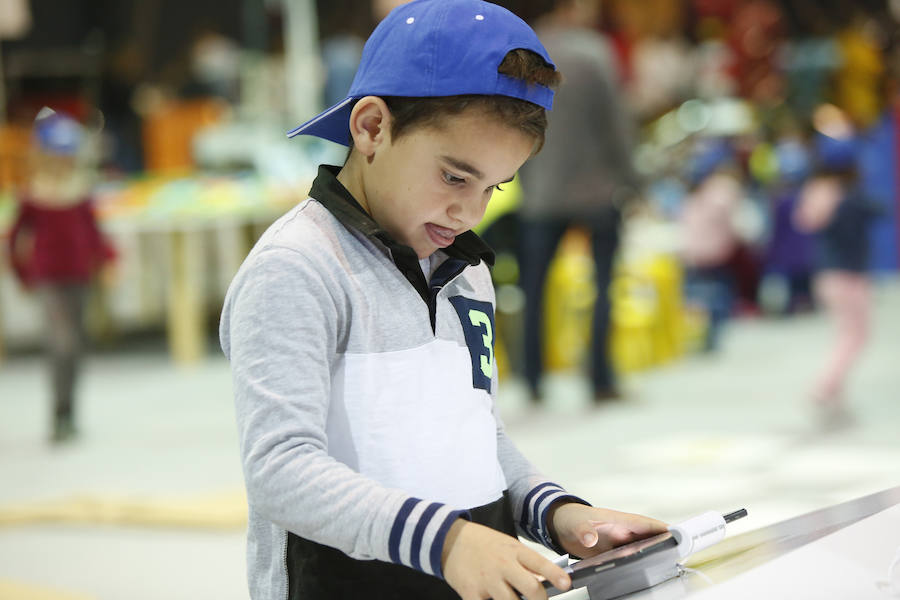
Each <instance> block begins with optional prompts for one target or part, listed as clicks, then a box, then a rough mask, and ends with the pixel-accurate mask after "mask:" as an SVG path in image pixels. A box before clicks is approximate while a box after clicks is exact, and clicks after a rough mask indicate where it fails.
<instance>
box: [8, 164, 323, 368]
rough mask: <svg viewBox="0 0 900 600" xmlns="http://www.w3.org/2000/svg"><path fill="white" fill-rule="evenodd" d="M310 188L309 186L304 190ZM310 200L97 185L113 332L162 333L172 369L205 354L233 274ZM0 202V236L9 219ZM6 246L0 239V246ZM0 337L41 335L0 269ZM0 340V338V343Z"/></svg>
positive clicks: (189, 187) (257, 189) (251, 185)
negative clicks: (109, 262) (289, 213)
mask: <svg viewBox="0 0 900 600" xmlns="http://www.w3.org/2000/svg"><path fill="white" fill-rule="evenodd" d="M310 181H311V180H310ZM308 190H309V186H308V185H307V184H306V183H304V184H296V185H289V184H286V183H278V182H272V181H267V180H264V179H262V178H261V177H259V176H258V175H256V174H253V173H234V174H227V175H213V174H203V173H185V174H182V175H178V176H153V177H151V176H147V177H141V178H136V179H130V180H123V181H112V182H106V183H103V184H102V185H100V186H99V187H98V189H97V193H96V211H97V214H98V218H99V220H100V223H101V227H102V229H103V231H104V232H105V233H106V235H107V236H108V237H109V238H110V239H111V241H112V243H113V245H114V246H115V247H116V249H117V251H118V254H119V256H118V260H117V266H116V271H117V277H116V278H115V280H114V281H113V282H112V283H111V284H110V285H108V286H106V287H105V288H104V289H103V290H102V294H103V299H102V304H103V306H104V312H105V313H107V315H106V316H105V317H104V318H108V319H109V320H110V321H111V322H112V325H111V327H112V329H114V330H120V331H124V330H128V329H140V328H146V327H148V326H149V327H155V326H158V325H160V324H162V325H164V327H165V329H166V333H167V338H168V343H169V350H170V354H171V356H172V358H173V359H174V360H175V361H176V362H178V363H191V362H194V361H197V360H199V359H200V358H201V357H202V356H203V355H204V354H205V352H206V349H207V343H206V340H207V337H208V331H209V330H210V318H211V317H213V316H215V315H217V314H218V309H219V308H221V301H222V299H223V298H224V294H225V291H226V290H227V287H228V284H229V283H230V281H231V278H232V277H233V276H234V273H235V272H236V271H237V269H238V267H239V266H240V264H241V262H242V261H243V259H244V257H245V256H246V254H247V252H248V251H249V249H250V248H251V247H252V244H253V243H254V242H255V241H256V239H257V238H258V237H259V235H260V234H261V233H262V231H264V230H265V228H266V227H268V225H269V224H271V223H272V222H273V221H274V220H275V219H277V218H278V217H279V216H280V215H281V214H283V213H284V212H285V211H286V210H288V209H289V208H290V207H291V206H293V205H294V204H296V203H297V202H299V201H301V200H303V199H304V198H305V197H306V195H307V193H308ZM11 204H12V202H11V199H10V198H7V199H6V202H5V203H3V202H0V232H3V233H4V234H5V232H6V231H7V228H8V224H9V221H10V219H12V216H13V213H14V210H13V208H12V206H11ZM0 241H2V242H3V244H4V246H5V241H6V240H5V238H2V240H0ZM0 275H2V276H3V277H2V280H0V328H2V329H3V331H2V333H3V334H6V335H7V337H11V338H13V339H14V340H16V339H18V338H28V337H29V336H32V337H34V336H36V335H39V334H40V315H39V314H38V312H37V309H36V307H34V306H33V304H34V303H33V302H31V301H30V299H29V297H28V296H27V295H26V294H25V293H24V292H23V291H22V290H20V289H18V286H17V285H16V283H15V282H13V281H12V275H11V273H9V272H8V271H7V272H6V273H3V270H2V269H0ZM3 338H4V335H2V334H0V340H2V339H3Z"/></svg>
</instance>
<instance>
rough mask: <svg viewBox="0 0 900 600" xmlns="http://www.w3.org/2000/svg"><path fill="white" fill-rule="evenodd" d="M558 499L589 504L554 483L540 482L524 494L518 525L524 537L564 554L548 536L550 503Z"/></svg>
mask: <svg viewBox="0 0 900 600" xmlns="http://www.w3.org/2000/svg"><path fill="white" fill-rule="evenodd" d="M558 500H568V501H569V502H577V503H579V504H585V505H587V506H590V503H589V502H585V501H584V500H582V499H581V498H579V497H578V496H573V495H572V494H569V493H568V492H566V491H565V490H564V489H562V488H561V487H560V486H558V485H556V484H555V483H550V482H547V483H542V484H541V485H539V486H537V487H535V488H533V489H532V490H531V491H530V492H528V495H527V496H525V501H524V503H523V504H522V517H521V519H520V520H519V527H520V529H521V530H522V532H523V533H525V537H527V538H529V539H531V540H532V541H534V542H537V543H539V544H542V545H544V546H546V547H547V548H550V549H551V550H553V551H554V552H556V553H557V554H564V553H565V551H564V550H563V549H562V548H560V547H559V546H557V545H556V543H555V542H554V541H553V539H552V538H551V537H550V527H549V526H548V524H547V513H548V512H549V511H550V505H551V504H553V503H554V502H556V501H558Z"/></svg>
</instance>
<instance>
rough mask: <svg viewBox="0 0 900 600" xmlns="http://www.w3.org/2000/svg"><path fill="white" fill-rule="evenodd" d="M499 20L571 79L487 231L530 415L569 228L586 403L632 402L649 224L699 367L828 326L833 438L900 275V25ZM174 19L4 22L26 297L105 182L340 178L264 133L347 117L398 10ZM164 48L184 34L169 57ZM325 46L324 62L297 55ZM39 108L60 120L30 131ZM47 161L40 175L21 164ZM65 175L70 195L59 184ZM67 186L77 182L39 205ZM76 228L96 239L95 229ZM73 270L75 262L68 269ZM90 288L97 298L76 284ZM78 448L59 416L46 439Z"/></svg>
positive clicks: (656, 18)
mask: <svg viewBox="0 0 900 600" xmlns="http://www.w3.org/2000/svg"><path fill="white" fill-rule="evenodd" d="M498 3H499V4H502V5H504V6H506V7H507V8H509V9H510V10H512V11H513V12H516V13H517V14H519V15H520V16H521V17H522V18H524V19H525V20H527V21H529V22H531V23H533V24H534V25H535V27H536V28H537V30H538V31H539V33H540V34H541V36H542V39H543V40H544V41H545V44H546V45H547V46H548V48H549V50H550V54H551V56H553V57H557V56H558V57H559V59H558V63H559V66H560V68H561V70H562V71H563V73H564V76H565V78H566V82H565V84H564V85H563V88H562V89H561V90H560V92H559V93H558V98H557V105H556V110H555V111H554V112H553V113H552V115H551V118H550V132H549V134H548V139H547V145H546V147H545V149H544V151H543V152H542V154H541V155H539V156H538V158H536V159H535V160H534V161H533V162H532V163H529V165H528V166H526V169H525V170H523V172H522V174H521V178H520V187H521V196H520V198H518V199H517V201H516V203H515V204H514V206H513V209H512V214H513V220H512V223H513V225H512V226H509V225H508V223H509V220H507V221H498V222H497V225H498V227H497V228H495V229H494V231H493V232H491V231H487V232H485V235H486V237H488V238H489V239H490V240H491V241H492V242H493V243H495V245H498V246H499V247H498V250H500V251H502V250H504V249H507V248H508V249H509V250H510V251H511V252H512V254H513V255H514V256H515V257H516V259H517V261H518V265H517V272H518V284H519V285H520V287H521V288H522V289H523V291H524V296H525V300H526V303H525V314H524V320H523V321H522V324H521V325H520V326H521V327H523V328H524V340H522V342H523V344H524V346H525V350H524V354H523V358H522V360H521V361H520V362H521V364H519V365H517V368H518V369H519V370H521V371H522V375H523V376H524V377H525V379H526V380H527V381H528V384H529V386H530V388H531V391H532V395H533V397H534V399H535V400H536V401H538V400H539V399H540V396H541V387H540V381H541V375H542V370H543V365H544V364H545V363H546V357H543V358H542V356H541V352H542V348H545V347H546V345H547V342H546V340H542V332H543V331H544V328H543V327H542V325H541V322H542V319H543V318H544V310H543V309H542V304H541V303H542V297H543V296H542V294H543V290H544V288H545V285H546V281H547V277H548V274H547V273H548V269H549V268H550V267H549V266H550V262H551V260H552V259H553V257H554V256H555V255H556V252H557V249H558V246H559V244H560V240H561V238H562V237H563V235H564V234H565V233H566V232H567V231H568V230H570V229H572V228H580V229H581V230H583V231H584V232H585V234H586V235H587V237H588V238H590V239H591V240H592V243H591V245H590V246H589V247H588V248H587V249H586V250H585V254H586V255H590V256H591V258H592V259H593V262H594V267H593V274H594V277H595V282H596V287H595V291H596V292H597V295H596V296H595V297H594V308H593V316H592V323H593V325H592V328H591V337H592V340H593V341H592V344H591V348H592V350H591V352H590V355H591V356H592V359H591V361H589V362H590V365H589V370H590V371H591V374H592V381H593V385H594V393H595V396H596V398H597V399H598V401H600V400H607V399H610V398H617V397H619V396H620V390H619V389H618V385H617V379H616V375H615V372H614V371H615V367H614V365H613V364H612V363H611V361H610V360H609V357H608V346H609V336H610V319H611V318H612V317H611V316H610V315H611V310H612V308H611V306H610V292H609V289H610V286H611V285H612V281H613V279H614V277H615V274H614V271H615V269H614V265H615V261H616V260H617V257H618V256H619V253H620V251H621V244H620V241H621V239H622V238H623V228H624V229H625V230H626V231H627V229H628V227H629V223H630V222H631V219H633V218H643V219H652V220H655V221H657V222H661V223H666V224H668V225H670V226H671V228H673V229H674V230H675V231H676V232H677V235H676V236H675V239H676V240H677V241H676V242H675V243H674V244H672V245H671V247H669V248H667V251H669V252H671V253H673V254H674V255H676V256H677V257H678V260H679V262H680V265H681V268H682V269H683V281H684V288H683V289H684V298H685V300H686V302H687V303H688V304H689V305H691V306H694V307H697V309H698V310H699V311H700V312H702V314H703V315H705V323H706V325H705V328H704V332H703V335H702V340H701V342H700V344H699V346H700V350H702V351H705V352H714V351H716V350H717V349H718V348H719V347H720V346H721V345H722V344H723V342H724V340H723V332H724V331H725V328H726V324H727V321H728V320H729V319H730V318H732V317H734V316H736V315H759V314H769V315H778V316H789V315H793V314H797V313H803V312H807V311H812V310H815V309H817V308H822V309H825V310H827V311H828V314H829V315H831V317H832V318H833V321H834V323H835V326H836V332H837V333H836V338H835V342H834V346H833V348H832V350H831V355H830V356H829V357H824V356H823V361H826V358H827V362H826V363H825V364H824V365H823V374H822V376H821V377H820V378H819V380H818V381H817V382H816V383H815V386H814V389H813V390H812V391H811V395H812V396H813V399H814V400H815V401H816V402H817V403H819V404H820V405H821V406H822V407H823V408H824V409H825V410H827V411H830V413H833V416H834V418H841V414H840V413H841V409H842V398H843V394H844V391H843V390H844V381H845V378H846V375H847V373H848V372H849V369H850V367H851V365H852V364H853V362H854V360H855V358H856V356H857V355H858V354H859V352H860V351H861V349H862V347H863V346H864V342H865V339H866V331H867V323H868V312H869V309H868V305H869V296H870V293H871V292H870V287H871V284H870V278H871V273H872V272H873V271H874V272H891V271H896V269H897V260H898V249H897V228H898V225H897V224H898V215H897V181H896V175H895V172H896V163H897V156H896V150H895V145H896V142H895V140H896V137H895V136H896V128H897V114H898V113H897V112H896V106H897V98H898V88H897V82H898V75H900V71H898V68H900V62H898V56H897V53H896V52H897V48H898V46H897V44H896V42H897V33H898V31H900V4H898V3H897V2H893V1H890V2H889V1H887V0H866V1H860V0H855V1H852V2H851V1H849V0H847V1H844V2H835V3H828V4H827V6H826V5H824V4H823V3H821V2H818V1H816V0H780V1H775V0H642V1H641V2H634V1H633V0H604V1H597V0H557V1H555V2H554V1H553V0H543V1H542V0H521V1H515V0H508V1H502V2H498ZM170 4H172V3H170V2H150V1H149V0H144V1H141V0H133V1H131V2H124V3H121V2H116V3H111V2H82V3H79V2H31V3H29V2H26V0H3V1H2V2H0V23H4V25H3V26H2V27H0V38H5V39H4V40H3V42H2V54H0V56H2V61H3V62H2V68H3V74H4V83H5V85H3V86H2V87H0V91H2V92H3V93H2V94H0V98H2V99H3V103H2V107H0V108H2V110H3V113H4V114H3V127H2V136H0V138H2V140H0V141H2V143H0V188H2V191H3V192H4V193H5V194H6V197H7V198H13V197H16V198H19V201H18V203H19V205H20V206H21V208H20V209H17V210H11V211H10V214H12V215H16V216H14V217H13V216H11V217H10V223H9V224H10V225H12V224H13V223H15V224H16V225H15V227H16V228H15V229H14V235H12V236H10V244H9V247H10V249H11V250H10V256H11V257H12V258H13V259H14V260H15V261H17V262H16V272H17V273H19V275H20V276H22V277H21V278H22V281H23V283H30V284H33V283H34V278H33V277H32V281H28V279H27V277H24V276H23V274H24V273H26V272H28V269H29V268H33V265H31V266H29V260H32V261H33V260H37V259H38V257H37V255H34V254H32V255H31V256H30V257H29V256H28V251H27V249H26V248H25V247H26V245H27V244H33V242H32V241H31V240H32V239H40V235H41V234H40V232H39V231H36V230H35V231H32V232H31V234H33V235H32V237H30V238H28V242H27V243H26V242H23V241H22V235H23V232H25V233H28V232H27V231H26V230H27V229H28V227H32V228H35V227H38V225H36V223H38V221H36V220H34V219H33V218H32V217H28V215H27V212H26V209H27V208H28V206H33V205H35V203H36V202H35V199H37V200H38V201H37V204H41V202H40V199H41V198H45V199H47V197H48V196H54V195H58V196H61V199H60V200H59V202H60V203H62V204H64V205H66V206H71V205H75V204H77V202H81V201H87V200H88V199H89V198H90V195H91V194H90V191H89V190H88V189H87V188H84V187H82V188H79V189H78V192H77V193H75V192H73V191H72V189H71V188H73V186H77V185H81V184H83V183H84V181H86V180H88V179H92V178H94V177H95V175H96V174H97V173H99V174H100V176H101V178H105V179H108V178H121V177H129V176H135V175H137V174H141V173H145V172H166V171H171V170H175V171H179V170H180V171H179V172H184V171H191V170H194V171H201V170H216V171H220V172H221V171H226V170H246V169H251V170H254V169H255V170H257V171H259V172H261V173H263V174H264V175H266V176H272V177H278V176H283V175H284V174H285V173H290V172H292V171H295V170H296V169H295V168H294V165H296V164H297V163H298V161H299V162H302V161H307V162H310V163H315V162H317V161H318V160H325V158H323V157H329V159H331V160H338V161H339V160H340V156H341V154H340V152H335V151H334V150H333V149H330V150H329V149H326V148H322V147H320V145H317V143H316V142H299V141H295V142H293V144H294V145H293V146H291V150H290V151H287V150H285V152H284V153H280V152H279V151H277V150H278V149H280V148H282V147H283V144H284V140H280V141H278V142H277V143H276V142H274V141H272V140H273V139H275V138H274V137H272V136H266V135H259V134H258V132H260V131H266V132H268V131H275V130H277V131H280V132H281V133H283V131H284V130H286V129H287V128H288V126H290V125H294V124H296V123H295V122H294V121H293V120H292V119H294V112H295V110H294V109H295V108H296V107H293V106H292V104H291V98H292V96H291V94H290V90H289V88H290V87H291V82H292V81H293V80H299V82H300V83H301V84H302V85H301V88H300V89H301V93H302V94H303V95H304V98H305V101H306V102H309V103H311V105H313V106H316V107H319V106H327V105H330V104H333V103H335V102H337V101H340V100H341V99H342V98H343V97H344V94H345V93H346V91H347V89H348V88H349V86H350V82H351V81H352V77H353V74H354V72H355V69H356V65H357V63H358V61H359V56H360V54H361V51H362V45H363V43H364V40H365V38H366V36H367V35H368V33H369V32H370V31H371V29H372V27H373V26H374V24H375V23H377V21H378V20H380V19H381V18H382V17H383V16H384V15H386V14H387V12H388V11H390V10H391V9H392V8H393V7H394V6H396V5H397V4H399V2H391V1H389V0H375V1H374V2H372V3H371V4H370V3H368V2H360V1H350V0H341V1H331V2H325V1H324V0H320V1H318V2H315V3H313V2H307V3H303V2H297V3H289V2H278V1H263V0H259V1H258V2H238V1H236V0H235V1H232V2H224V3H222V2H216V3H210V2H197V3H189V4H191V6H190V7H187V6H186V5H183V4H182V5H179V6H184V7H185V10H184V11H181V12H180V11H177V10H176V11H170V10H167V9H168V8H171V6H169V5H170ZM76 13H77V15H76ZM163 14H165V17H164V18H163V16H162V15H163ZM304 19H306V20H305V21H304ZM310 19H315V23H314V24H310V23H309V22H308V21H309V20H310ZM170 23H171V25H168V24H170ZM164 27H171V29H172V31H171V32H169V33H171V35H170V36H169V37H168V38H167V37H166V35H168V34H166V35H163V33H162V29H163V28H164ZM304 27H305V28H306V29H304ZM304 32H306V33H304ZM304 35H305V37H304ZM164 38H165V39H167V40H168V41H166V42H165V43H164V42H162V41H161V40H163V39H164ZM311 39H312V40H315V39H318V43H317V44H314V45H313V46H311V47H312V54H311V55H308V56H304V55H303V53H302V47H303V43H308V42H309V41H310V40H311ZM304 40H305V42H304ZM298 48H300V50H298ZM298 53H299V54H298ZM310 64H313V65H314V66H313V67H310ZM44 106H48V107H51V108H52V109H53V111H51V112H50V113H47V112H44V113H42V116H39V115H38V111H39V110H40V109H41V107H44ZM301 112H302V111H301ZM312 112H313V111H306V114H312ZM36 116H39V118H38V119H37V121H35V117H36ZM48 117H49V118H50V121H48V120H47V119H48ZM51 124H53V125H54V126H55V127H56V128H57V129H59V127H60V126H61V124H70V125H71V127H73V128H74V129H70V130H69V132H70V133H71V131H76V134H72V135H73V136H74V138H77V139H79V140H84V141H85V144H86V147H87V140H90V147H89V148H88V149H87V150H83V151H81V150H78V149H74V148H72V147H70V146H69V145H66V144H64V143H61V142H58V140H57V141H56V142H54V140H55V139H56V138H53V139H51V138H48V137H47V135H50V134H48V133H47V132H48V131H51V130H52V128H50V125H51ZM53 131H56V130H53ZM53 131H51V133H53ZM211 131H212V132H213V133H214V134H215V135H213V133H210V132H211ZM23 132H24V133H23ZM63 133H65V132H63ZM53 135H63V134H59V132H58V131H56V133H53ZM74 138H73V139H74ZM35 145H36V146H37V151H38V154H36V155H34V154H29V153H28V152H23V151H22V149H23V148H26V147H31V146H35ZM298 148H299V149H301V150H302V153H303V156H299V155H298V154H297V152H298ZM27 156H31V159H30V160H31V161H32V162H31V163H28V162H27ZM53 157H56V158H53ZM60 157H62V158H60ZM73 157H78V158H73ZM35 161H36V162H35ZM53 165H56V166H55V167H53ZM59 165H62V166H59ZM51 167H52V168H55V169H56V171H55V173H56V174H57V175H52V174H51V175H49V176H48V175H46V174H47V173H48V172H49V170H50V169H51ZM65 169H68V170H72V169H74V170H75V171H77V173H78V174H80V175H79V176H74V175H72V176H70V175H66V177H68V179H66V181H67V182H68V183H67V184H66V185H63V186H60V185H57V184H58V182H57V184H55V186H54V185H45V183H46V181H47V178H48V177H50V178H51V179H52V178H53V177H56V178H57V179H58V180H61V177H62V176H61V175H59V173H61V170H65ZM67 173H68V171H67ZM88 173H89V174H90V175H85V174H88ZM42 182H43V183H42ZM79 182H80V183H79ZM66 186H68V187H66ZM62 188H66V189H65V190H64V191H60V189H62ZM561 199H564V200H565V201H562V200H561ZM2 201H3V198H2V197H0V204H2ZM49 201H50V203H51V204H52V203H53V202H54V201H55V200H53V198H50V199H49ZM76 201H77V202H76ZM9 203H10V204H12V203H13V202H12V201H11V200H10V201H9ZM29 203H30V204H29ZM45 204H46V202H45ZM32 212H33V211H32ZM88 212H89V211H88ZM0 214H2V211H0ZM85 214H87V213H85ZM28 218H32V220H31V221H28V220H27V219H28ZM85 218H86V219H87V220H85V221H84V222H85V223H87V224H86V225H84V226H85V227H87V228H90V223H91V222H92V221H90V219H92V218H93V217H90V218H88V217H85ZM45 221H46V219H45ZM501 223H507V226H508V227H509V229H508V231H506V232H501V231H500V228H499V226H500V224H501ZM54 226H57V227H59V226H60V225H59V224H57V225H54ZM31 234H30V235H31ZM85 235H87V234H85ZM90 235H92V236H94V237H92V238H91V241H90V244H93V245H92V246H91V252H94V253H95V254H91V255H90V256H88V257H87V258H85V259H84V261H85V263H86V264H88V263H89V265H90V267H91V268H90V269H88V270H87V271H85V273H88V272H89V274H91V275H93V274H94V267H97V268H99V266H100V263H101V262H102V260H101V259H103V260H107V259H108V258H110V257H112V256H113V254H114V252H113V250H112V248H111V247H110V246H106V245H104V244H103V241H102V239H101V238H100V237H98V236H99V234H95V233H90ZM35 236H36V238H35ZM75 237H78V236H75ZM84 239H87V238H84V236H82V237H80V238H78V240H80V241H76V242H73V243H75V244H76V245H77V244H82V245H84V244H87V242H84ZM504 246H505V247H506V248H505V247H504ZM47 252H50V251H49V250H48V251H47ZM71 258H72V255H71V252H69V253H67V251H66V250H65V249H63V250H60V254H59V260H60V261H63V262H65V260H68V259H71ZM45 259H46V257H44V259H42V260H45ZM70 279H71V278H70ZM65 283H66V284H67V285H68V284H69V283H71V281H68V280H67V281H66V282H65ZM76 283H77V285H78V286H83V285H84V284H85V281H84V277H81V278H80V279H78V281H77V282H76ZM45 287H46V286H45ZM67 290H68V288H67ZM81 290H82V287H78V289H77V290H76V291H74V292H71V293H70V291H66V290H63V291H60V290H56V292H55V293H49V294H48V293H44V298H45V302H46V304H47V306H48V308H47V310H48V315H49V316H48V319H51V320H52V319H53V318H54V317H53V315H54V314H57V315H58V314H64V313H65V314H68V313H72V314H75V315H77V314H79V311H81V308H80V305H81V302H82V300H81V297H82V295H83V291H81ZM54 307H55V308H54ZM60 307H63V308H60ZM66 307H68V308H66ZM53 311H56V312H55V313H54V312H53ZM61 311H62V312H61ZM66 311H68V313H67V312H66ZM75 318H76V317H71V319H75ZM69 329H70V330H71V331H73V332H74V331H75V330H76V329H77V328H75V327H71V328H69ZM56 330H57V331H58V330H59V328H56ZM72 335H74V333H73V334H72ZM76 337H77V336H76ZM70 338H71V339H70V340H69V341H70V342H71V343H68V345H67V343H66V340H63V341H62V342H59V341H57V342H55V343H56V345H55V346H54V345H53V344H54V342H52V340H51V347H52V348H57V349H58V348H62V349H63V350H60V351H54V357H55V358H54V361H55V363H54V364H56V367H55V368H56V370H57V373H58V374H57V375H55V377H56V380H57V381H58V382H59V383H58V386H60V387H62V388H71V386H72V385H73V384H72V381H73V380H74V375H71V374H70V373H71V371H72V370H73V369H74V367H73V366H71V365H72V364H74V363H73V362H72V361H73V360H74V359H73V358H71V356H74V355H75V354H76V353H77V351H76V348H77V347H78V346H79V344H76V343H75V342H72V341H71V340H74V339H76V338H73V337H72V336H70ZM60 352H62V353H63V354H65V355H66V356H70V355H71V356H70V358H65V357H63V358H60ZM66 352H68V354H66ZM59 373H62V374H59ZM57 395H58V398H61V399H59V400H57V405H56V406H57V413H58V414H62V415H66V414H69V413H67V412H66V411H69V412H70V409H69V408H66V407H67V406H71V404H72V401H71V399H66V398H68V396H67V395H66V393H64V392H58V394H57ZM60 407H62V408H60ZM69 428H70V424H67V421H66V417H65V416H64V417H62V425H60V424H59V422H58V423H57V429H56V430H55V434H54V435H56V436H57V437H65V436H66V435H67V432H68V430H69Z"/></svg>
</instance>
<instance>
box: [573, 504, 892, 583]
mask: <svg viewBox="0 0 900 600" xmlns="http://www.w3.org/2000/svg"><path fill="white" fill-rule="evenodd" d="M747 508H748V510H749V511H750V516H749V517H748V518H752V517H753V508H752V507H747ZM898 553H900V487H895V488H891V489H888V490H885V491H882V492H879V493H876V494H872V495H869V496H865V497H862V498H858V499H856V500H851V501H849V502H844V503H841V504H837V505H835V506H831V507H828V508H825V509H822V510H817V511H814V512H811V513H808V514H805V515H801V516H798V517H795V518H792V519H788V520H786V521H782V522H781V523H776V524H774V525H770V526H767V527H763V528H761V529H757V530H755V531H749V532H747V533H744V534H741V535H736V536H734V537H729V538H726V539H725V540H723V541H722V542H720V543H719V544H716V545H715V546H712V547H711V548H708V549H706V550H704V551H702V552H699V553H697V554H695V555H693V556H691V557H690V559H689V560H688V562H687V564H686V567H687V568H688V571H687V572H686V573H685V574H684V575H683V576H681V577H679V578H677V579H673V580H670V581H667V582H665V583H663V584H660V585H658V586H655V587H653V588H650V589H647V590H644V591H642V592H637V593H635V594H630V595H628V596H625V597H624V598H628V599H629V600H649V599H653V600H674V599H678V598H688V597H689V598H691V600H724V599H728V600H734V599H744V598H747V599H749V598H754V599H757V598H765V599H767V600H768V599H776V598H778V599H780V598H783V599H786V600H787V599H790V600H794V599H802V598H810V599H813V598H815V599H816V600H822V599H832V598H833V599H835V600H851V599H852V600H866V599H872V600H878V599H880V600H885V599H887V598H900V565H897V564H896V562H895V561H897V559H898ZM892 564H893V565H894V573H893V578H892V579H893V581H894V582H895V583H894V585H893V587H892V586H891V582H890V581H888V577H889V576H890V574H889V569H890V568H891V566H892ZM576 594H581V595H580V596H576ZM569 597H571V598H575V597H582V598H585V597H587V594H586V592H585V591H584V590H579V591H577V592H570V593H569V594H565V595H563V596H560V598H569Z"/></svg>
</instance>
